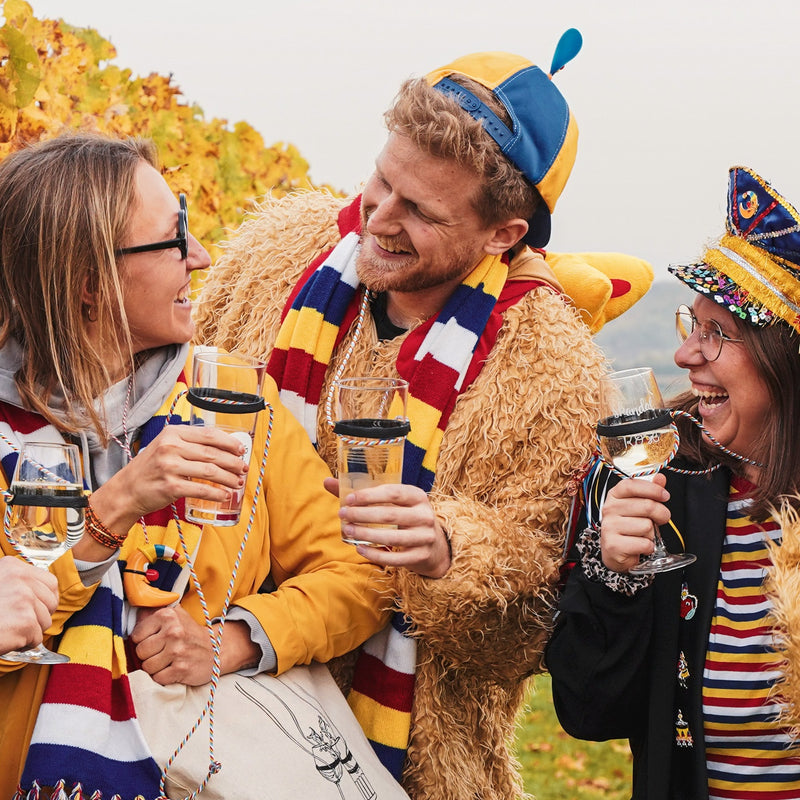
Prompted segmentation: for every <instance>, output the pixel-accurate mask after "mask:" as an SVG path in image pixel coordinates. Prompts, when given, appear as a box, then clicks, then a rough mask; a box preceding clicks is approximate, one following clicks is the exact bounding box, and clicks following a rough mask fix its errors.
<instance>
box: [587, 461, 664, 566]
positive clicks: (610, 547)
mask: <svg viewBox="0 0 800 800" xmlns="http://www.w3.org/2000/svg"><path fill="white" fill-rule="evenodd" d="M666 480H667V479H666V476H664V475H661V474H658V475H655V476H653V477H652V479H647V480H642V479H637V478H626V479H624V480H622V481H620V482H619V483H618V484H616V486H614V487H613V488H612V489H611V490H610V491H609V493H608V495H606V501H605V503H604V504H603V520H602V523H601V526H600V550H601V554H602V558H603V564H605V566H606V567H608V569H610V570H613V571H614V572H628V571H629V570H630V569H631V568H632V567H635V566H636V565H637V564H638V563H639V561H640V556H648V555H650V554H651V553H652V552H653V534H654V527H653V526H654V525H656V526H661V525H666V524H667V522H669V519H670V513H669V510H668V509H667V507H666V505H665V503H666V502H667V500H669V492H668V491H667V490H666V489H665V488H664V484H665V483H666Z"/></svg>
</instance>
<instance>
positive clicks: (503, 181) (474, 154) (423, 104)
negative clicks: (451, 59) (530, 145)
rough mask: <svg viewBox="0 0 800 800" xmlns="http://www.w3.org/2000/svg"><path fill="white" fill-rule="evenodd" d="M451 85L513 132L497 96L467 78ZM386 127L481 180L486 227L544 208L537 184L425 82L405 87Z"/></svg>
mask: <svg viewBox="0 0 800 800" xmlns="http://www.w3.org/2000/svg"><path fill="white" fill-rule="evenodd" d="M450 79H451V80H452V81H454V82H456V83H459V84H461V85H462V86H464V87H465V88H467V89H469V91H471V92H472V93H473V94H474V95H476V96H477V97H478V98H479V99H480V100H481V101H483V102H484V103H485V104H486V105H487V106H489V108H491V109H492V111H494V113H495V114H497V116H498V117H500V119H502V120H503V122H505V123H506V124H507V125H508V126H509V127H510V126H511V124H512V123H511V119H510V117H509V116H508V112H507V111H506V109H505V108H504V107H503V105H502V104H501V103H499V102H498V101H497V99H496V98H495V97H494V95H493V94H492V93H491V92H490V91H489V90H488V89H486V88H485V87H484V86H481V85H480V84H479V83H476V82H475V81H472V80H470V79H469V78H466V77H464V76H462V75H451V76H450ZM384 119H385V121H386V127H387V128H388V129H389V131H391V132H392V133H398V134H400V135H402V136H405V137H407V138H409V139H411V141H412V142H414V144H415V145H416V146H417V147H419V148H420V150H422V151H423V152H425V153H427V154H429V155H432V156H436V157H438V158H446V159H452V160H453V161H455V162H456V163H457V164H459V165H460V166H463V167H466V168H467V169H469V170H471V171H473V172H475V173H476V174H477V175H478V176H479V177H480V179H481V187H480V190H479V192H478V196H477V197H475V198H473V199H472V204H473V207H474V208H475V211H476V212H477V213H478V214H479V216H480V217H481V219H482V220H483V221H484V223H485V224H486V225H494V224H497V223H499V222H504V221H506V220H509V219H514V218H517V217H519V218H522V219H526V220H527V219H530V218H531V217H532V216H533V213H534V211H535V209H536V207H537V205H538V204H539V203H542V202H544V201H543V200H542V198H541V196H540V195H539V192H538V191H537V190H536V189H535V188H534V186H533V184H532V183H531V182H530V181H529V180H528V179H527V178H526V177H525V176H524V175H523V174H522V172H520V170H519V169H518V168H517V167H516V166H514V164H512V163H511V161H509V160H508V159H507V158H506V157H505V156H504V155H503V153H502V151H501V150H500V148H499V147H498V146H497V144H496V143H495V141H494V140H493V139H492V138H491V137H490V136H489V134H488V133H486V131H485V130H484V127H483V124H482V123H481V122H480V121H479V120H475V119H473V118H472V117H471V116H469V114H467V113H466V112H465V111H464V110H463V109H462V108H461V106H459V104H458V103H457V102H456V101H455V100H454V99H453V98H452V97H448V96H446V95H444V94H442V93H441V92H438V91H437V90H436V89H434V88H433V87H431V86H430V85H429V84H428V83H427V81H426V80H425V79H424V78H412V79H411V80H407V81H406V82H405V83H404V84H403V85H402V86H401V87H400V91H399V93H398V95H397V97H396V98H395V101H394V103H393V104H392V107H391V108H390V109H389V110H388V111H387V112H386V113H385V114H384Z"/></svg>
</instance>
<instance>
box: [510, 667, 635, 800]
mask: <svg viewBox="0 0 800 800" xmlns="http://www.w3.org/2000/svg"><path fill="white" fill-rule="evenodd" d="M516 750H517V758H519V760H520V762H521V764H522V777H523V780H524V782H525V790H526V791H527V792H530V793H531V794H532V795H534V796H535V797H536V800H595V799H597V800H599V798H603V800H626V798H629V797H630V789H631V752H630V748H629V747H628V743H627V742H625V741H612V742H584V741H580V740H579V739H573V738H572V737H570V736H569V735H567V734H566V733H565V732H564V731H563V730H562V729H561V726H560V725H559V724H558V719H557V718H556V715H555V711H554V710H553V702H552V695H551V692H550V678H549V676H547V675H540V676H538V677H536V679H535V680H534V685H533V690H532V691H531V693H530V695H529V698H528V705H527V707H526V709H525V710H524V711H523V712H522V713H521V714H520V717H519V722H518V733H517V747H516Z"/></svg>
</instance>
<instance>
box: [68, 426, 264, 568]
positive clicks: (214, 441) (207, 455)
mask: <svg viewBox="0 0 800 800" xmlns="http://www.w3.org/2000/svg"><path fill="white" fill-rule="evenodd" d="M244 450H245V448H244V446H243V445H242V444H241V442H238V441H237V440H236V439H234V438H233V437H232V436H229V435H228V434H226V433H224V432H223V431H220V430H217V429H215V428H211V427H208V428H203V427H193V426H190V425H168V426H166V427H165V428H164V430H162V431H161V432H160V433H159V434H158V436H156V438H155V439H153V441H152V442H150V444H149V445H147V447H145V448H143V449H142V450H140V451H139V453H137V454H136V456H135V457H134V458H133V459H131V461H130V462H129V463H128V464H127V465H126V466H125V467H123V468H122V469H121V470H120V471H119V472H117V473H116V475H114V476H113V477H111V478H110V479H109V480H108V481H107V482H106V483H105V484H104V485H103V486H101V487H100V488H99V489H97V491H95V492H94V493H93V494H92V498H91V503H92V507H93V509H94V510H95V512H96V513H97V516H98V517H99V519H100V520H102V522H103V524H104V525H105V526H106V527H107V528H109V529H110V530H112V531H114V532H120V533H121V532H125V531H128V530H130V528H131V527H132V526H133V525H134V524H135V523H136V521H137V520H138V519H139V518H140V517H142V516H144V515H145V514H149V513H150V512H152V511H157V510H159V509H161V508H164V507H165V506H169V505H170V504H171V503H174V502H175V501H177V500H179V499H181V498H183V497H200V498H203V499H208V500H215V501H219V502H223V501H225V500H226V499H227V498H228V497H229V496H230V495H231V494H232V493H233V492H235V491H236V490H238V489H240V488H241V487H242V486H244V482H245V479H246V473H247V470H248V465H247V464H245V462H244V461H243V460H242V456H243V455H244ZM193 479H195V480H193ZM197 479H200V480H202V481H210V483H204V482H200V480H197ZM100 547H101V546H100V545H98V544H97V543H96V542H94V541H93V540H91V539H90V538H89V537H88V536H84V537H83V539H82V540H81V542H79V543H78V544H77V545H76V546H75V555H76V557H78V558H85V559H87V560H94V561H96V560H99V559H102V558H105V557H107V556H108V552H107V551H106V552H105V554H103V553H102V552H101V551H100V550H98V548H100Z"/></svg>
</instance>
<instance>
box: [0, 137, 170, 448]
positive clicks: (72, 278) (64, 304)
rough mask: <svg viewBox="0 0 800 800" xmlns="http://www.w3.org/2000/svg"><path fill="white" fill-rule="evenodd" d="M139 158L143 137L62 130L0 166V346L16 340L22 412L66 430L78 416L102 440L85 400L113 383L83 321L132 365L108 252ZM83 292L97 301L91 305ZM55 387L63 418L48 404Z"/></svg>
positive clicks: (146, 150)
mask: <svg viewBox="0 0 800 800" xmlns="http://www.w3.org/2000/svg"><path fill="white" fill-rule="evenodd" d="M143 161H144V162H146V163H148V164H150V165H152V166H156V163H157V160H156V153H155V148H154V146H153V144H152V143H151V142H149V141H145V140H141V139H124V140H118V139H109V138H106V137H102V136H95V135H89V134H70V135H66V136H61V137H58V138H56V139H52V140H49V141H46V142H41V143H39V144H35V145H33V146H30V147H26V148H24V149H22V150H19V151H17V152H16V153H13V154H11V155H10V156H8V157H7V158H6V159H5V160H4V161H3V162H2V163H0V277H1V278H2V283H3V291H2V292H0V347H4V346H5V345H7V344H8V342H9V340H10V339H12V338H13V339H15V340H16V341H17V342H18V343H19V346H20V348H21V351H22V365H21V367H20V368H19V370H18V371H17V373H16V374H15V376H14V379H15V382H16V385H17V388H18V390H19V393H20V396H21V398H22V402H23V404H24V405H25V406H26V407H27V408H29V409H31V410H33V411H35V412H37V413H39V414H41V415H42V416H43V417H44V418H45V419H47V420H48V421H50V422H52V423H54V424H57V425H58V427H60V428H64V429H66V430H68V431H71V432H75V431H77V430H78V429H79V428H80V427H83V426H84V425H85V424H86V422H87V417H88V421H89V422H90V423H91V425H92V426H93V427H94V428H95V429H96V430H97V431H98V433H99V434H100V436H101V437H102V438H103V439H104V440H105V439H106V433H105V426H104V424H103V421H102V419H101V414H99V413H98V411H97V410H96V409H95V408H94V402H93V401H94V400H95V399H96V398H98V397H99V396H100V395H101V394H102V392H103V391H104V390H105V389H107V388H108V387H109V386H110V385H111V384H112V383H113V380H112V377H111V376H110V374H109V371H108V368H107V366H106V363H105V359H104V356H103V354H101V352H99V350H98V349H97V348H96V346H95V345H94V344H93V343H92V341H91V339H90V336H89V332H88V326H87V317H88V316H90V315H92V314H96V317H94V316H92V321H95V319H96V324H97V325H98V326H99V330H101V331H103V332H107V333H108V335H107V336H106V337H105V338H106V339H107V341H104V342H103V346H104V348H110V351H111V353H112V355H113V354H114V350H115V349H116V355H119V357H120V359H121V363H125V360H130V361H131V363H132V350H131V343H130V333H129V330H128V327H127V322H126V317H125V313H124V306H123V298H122V289H121V284H120V275H119V270H118V267H117V263H116V259H115V256H114V250H115V249H116V248H118V247H120V246H121V244H122V243H123V242H124V241H125V237H126V233H127V226H128V220H129V218H130V212H131V207H132V205H133V203H134V202H135V199H136V190H135V176H136V169H137V167H138V166H139V165H140V164H141V163H142V162H143ZM87 288H88V290H89V291H90V292H91V293H92V294H93V295H94V297H95V298H97V300H96V306H92V307H91V308H87V306H86V305H85V303H84V300H83V298H84V290H85V289H87ZM104 352H105V357H106V358H107V357H108V354H109V350H108V349H106V350H105V351H104ZM118 363H119V362H118ZM58 390H60V391H61V393H63V395H64V399H65V406H66V419H56V418H55V417H54V415H53V413H52V412H51V411H50V409H49V408H48V401H49V400H50V398H51V397H52V396H53V394H54V393H55V392H56V391H58Z"/></svg>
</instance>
